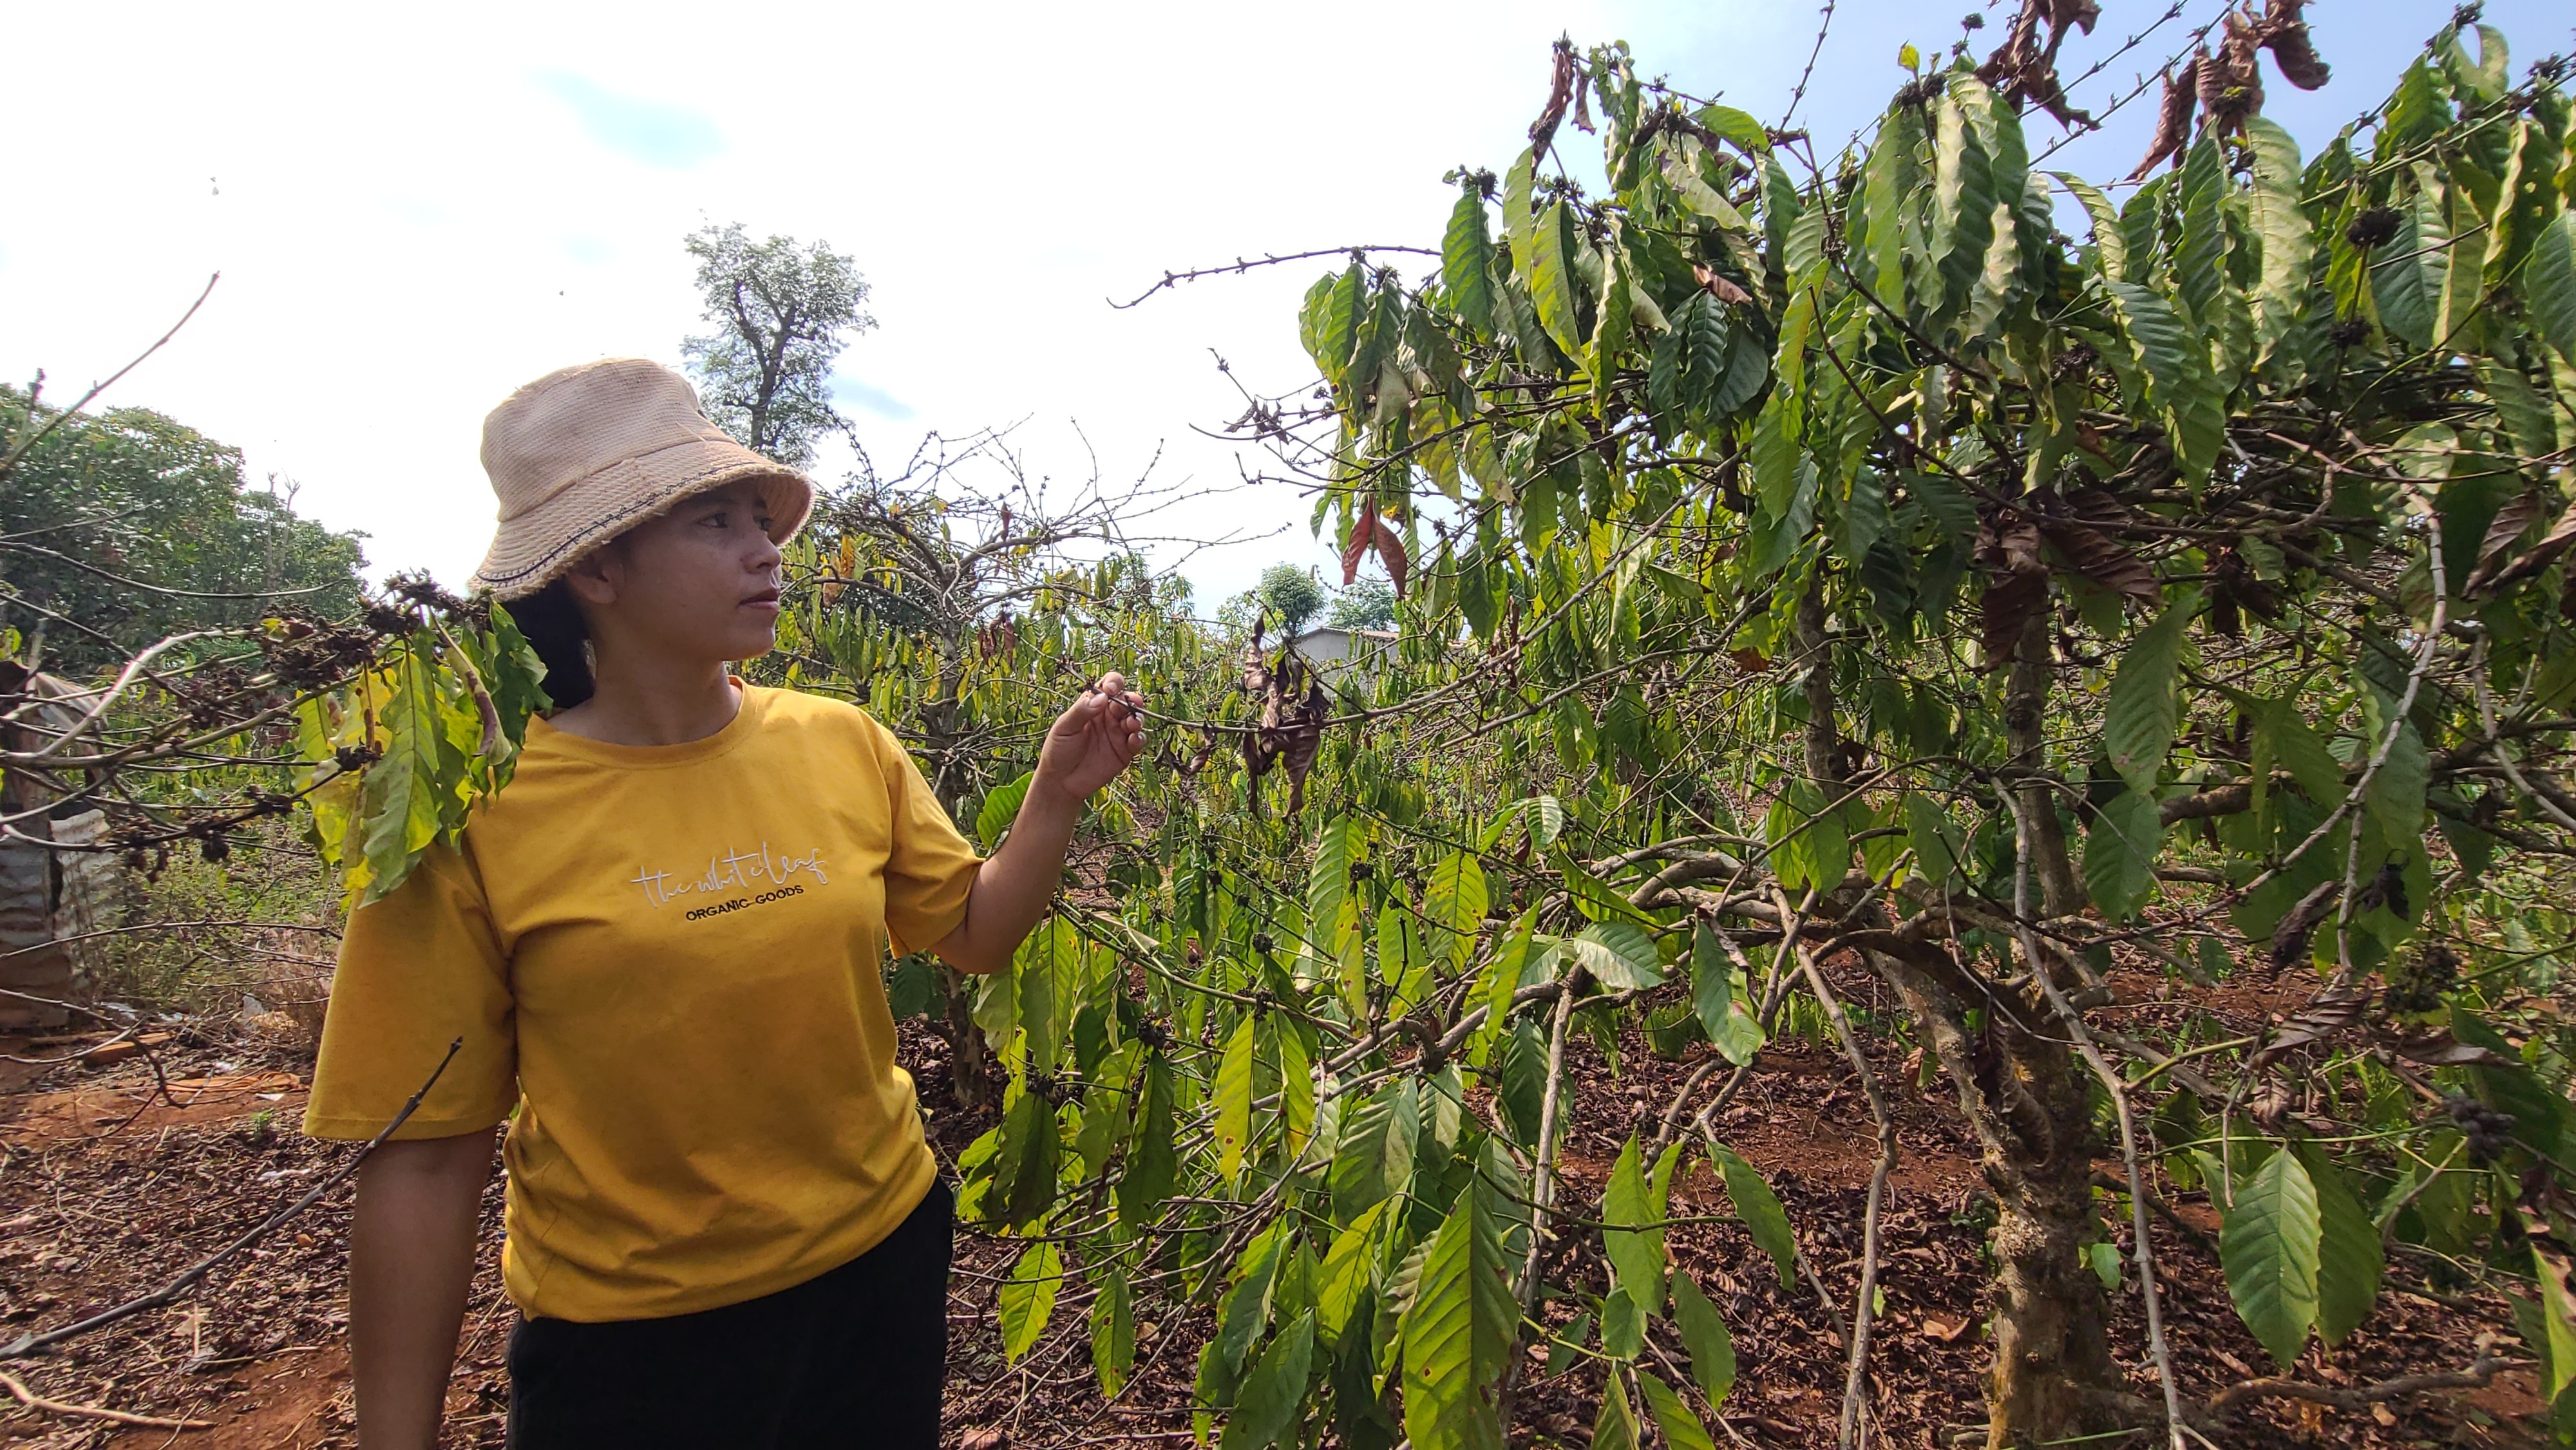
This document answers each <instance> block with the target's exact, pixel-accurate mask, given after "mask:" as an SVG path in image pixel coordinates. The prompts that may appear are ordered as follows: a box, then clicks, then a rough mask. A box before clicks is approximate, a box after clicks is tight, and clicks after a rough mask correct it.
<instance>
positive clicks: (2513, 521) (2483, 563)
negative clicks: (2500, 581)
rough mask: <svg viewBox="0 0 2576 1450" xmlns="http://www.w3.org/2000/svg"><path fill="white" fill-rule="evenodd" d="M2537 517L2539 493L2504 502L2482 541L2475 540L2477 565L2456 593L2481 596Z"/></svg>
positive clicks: (2529, 490)
mask: <svg viewBox="0 0 2576 1450" xmlns="http://www.w3.org/2000/svg"><path fill="white" fill-rule="evenodd" d="M2538 517H2540V490H2538V489H2536V488H2527V489H2524V490H2523V491H2522V492H2521V493H2519V494H2516V495H2515V496H2513V497H2512V498H2509V499H2507V500H2505V502H2504V506H2503V507H2502V508H2499V509H2497V510H2496V512H2495V519H2494V521H2493V522H2491V523H2489V524H2488V525H2487V531H2486V535H2485V537H2483V538H2481V539H2479V540H2478V562H2477V564H2476V565H2475V566H2474V567H2472V568H2471V569H2470V570H2469V577H2468V578H2466V579H2464V580H2462V581H2461V582H2460V592H2461V593H2462V594H2467V595H2472V596H2474V595H2478V594H2483V593H2485V592H2486V591H2487V589H2488V588H2489V587H2490V586H2491V585H2493V584H2494V583H2495V578H2496V576H2497V575H2498V574H2501V573H2503V572H2504V569H2505V566H2506V563H2507V562H2508V559H2509V556H2510V555H2511V553H2512V550H2513V546H2514V545H2515V544H2517V543H2519V542H2521V540H2522V536H2523V533H2524V532H2525V531H2526V530H2528V529H2529V528H2530V527H2531V521H2532V520H2533V519H2536V518H2538Z"/></svg>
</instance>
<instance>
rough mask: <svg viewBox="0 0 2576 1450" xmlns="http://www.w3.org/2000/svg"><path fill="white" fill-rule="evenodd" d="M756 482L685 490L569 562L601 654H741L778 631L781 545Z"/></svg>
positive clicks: (756, 650) (693, 657)
mask: <svg viewBox="0 0 2576 1450" xmlns="http://www.w3.org/2000/svg"><path fill="white" fill-rule="evenodd" d="M769 525H770V516H769V507H768V505H767V503H766V502H764V500H763V498H762V485H761V482H760V480H757V479H747V480H744V481H742V482H739V483H730V484H726V485H725V486H723V487H721V488H714V489H709V490H708V491H706V492H705V493H700V494H692V495H691V496H689V497H688V498H687V499H684V500H682V501H681V502H680V503H679V504H678V505H677V506H676V507H674V508H672V509H671V510H669V511H668V512H666V513H663V514H661V515H660V516H658V517H656V518H652V519H649V520H647V521H645V522H644V523H641V524H638V525H636V526H635V527H634V528H632V529H629V530H627V531H626V532H625V533H623V534H621V535H619V536H618V537H617V538H616V539H614V540H611V541H610V542H609V543H607V544H606V545H603V546H602V547H600V548H599V549H596V550H594V551H593V552H592V553H591V554H590V555H589V556H588V557H587V558H585V559H583V560H582V561H581V562H580V563H578V564H576V565H574V566H573V568H572V572H571V575H570V578H571V584H572V590H573V593H574V594H575V595H576V596H577V597H578V598H579V599H580V600H581V601H582V604H583V606H584V610H583V612H584V613H585V614H587V615H588V616H589V619H590V629H591V637H592V639H593V641H594V642H595V645H596V646H597V647H599V648H600V651H601V653H602V654H603V655H615V654H620V653H624V652H626V651H630V650H631V651H635V652H637V653H650V654H658V655H664V656H671V657H676V658H679V659H684V660H688V661H691V662H697V661H722V660H745V659H750V658H751V657H752V656H754V655H758V654H763V653H766V652H767V651H768V649H769V647H770V646H771V645H773V644H775V643H776V642H777V639H778V585H779V572H778V564H779V553H778V546H777V545H776V544H774V543H772V542H770V538H769Z"/></svg>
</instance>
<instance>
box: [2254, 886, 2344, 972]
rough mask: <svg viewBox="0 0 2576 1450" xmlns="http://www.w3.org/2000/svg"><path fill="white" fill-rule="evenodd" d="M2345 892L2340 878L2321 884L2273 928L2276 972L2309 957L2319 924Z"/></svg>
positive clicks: (2273, 963) (2303, 897) (2273, 959)
mask: <svg viewBox="0 0 2576 1450" xmlns="http://www.w3.org/2000/svg"><path fill="white" fill-rule="evenodd" d="M2342 890H2343V882H2342V881H2341V880H2340V879H2338V878H2330V879H2328V880H2325V881H2321V882H2318V883H2317V887H2316V889H2315V890H2313V891H2311V892H2309V893H2308V894H2307V895H2305V896H2302V897H2300V898H2299V901H2298V904H2297V905H2296V906H2293V907H2291V908H2290V909H2289V910H2288V911H2285V912H2283V913H2282V914H2281V920H2280V922H2279V924H2277V925H2275V926H2274V927H2273V928H2272V970H2273V971H2276V972H2278V971H2281V970H2283V969H2285V968H2287V967H2289V966H2291V965H2292V964H2294V963H2296V962H2299V961H2301V960H2303V959H2304V958H2305V957H2306V956H2307V954H2308V939H2309V938H2310V937H2312V936H2314V935H2315V934H2316V930H2317V923H2318V922H2320V921H2323V920H2325V915H2326V913H2327V912H2328V911H2331V910H2333V909H2334V903H2335V897H2336V896H2337V894H2339V893H2340V892H2341V891H2342Z"/></svg>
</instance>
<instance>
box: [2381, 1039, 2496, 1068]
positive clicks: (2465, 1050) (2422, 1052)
mask: <svg viewBox="0 0 2576 1450" xmlns="http://www.w3.org/2000/svg"><path fill="white" fill-rule="evenodd" d="M2388 1045H2389V1046H2391V1047H2393V1048H2395V1049H2396V1050H2397V1055H2398V1056H2400V1057H2403V1058H2405V1059H2406V1060H2407V1061H2409V1062H2420V1063H2423V1064H2425V1065H2426V1066H2428V1067H2506V1066H2514V1067H2519V1066H2521V1064H2520V1063H2518V1062H2510V1061H2509V1060H2508V1059H2506V1058H2504V1057H2501V1056H2499V1055H2498V1054H2497V1053H2496V1052H2495V1051H2494V1050H2493V1049H2490V1048H2485V1047H2479V1046H2476V1045H2475V1044H2473V1043H2467V1042H2460V1041H2456V1040H2454V1039H2453V1038H2452V1037H2451V1036H2450V1035H2449V1034H2448V1033H2438V1032H2437V1033H2434V1034H2432V1035H2430V1036H2426V1037H2397V1038H2391V1039H2389V1041H2388Z"/></svg>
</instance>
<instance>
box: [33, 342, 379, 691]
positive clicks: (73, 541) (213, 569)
mask: <svg viewBox="0 0 2576 1450" xmlns="http://www.w3.org/2000/svg"><path fill="white" fill-rule="evenodd" d="M55 415H56V410H55V409H54V408H52V407H51V406H48V405H46V404H44V403H43V402H42V401H41V400H38V401H35V402H33V403H32V404H31V401H30V399H29V398H28V395H27V394H26V393H25V392H24V391H22V390H19V389H16V388H10V387H6V386H0V439H5V438H14V437H22V436H26V432H27V430H29V429H33V428H42V427H43V426H44V425H45V424H46V422H47V421H49V420H51V419H53V418H54V417H55ZM293 498H294V495H293V492H292V491H291V490H289V491H288V492H286V493H284V494H280V493H278V492H277V491H275V490H274V489H273V488H271V489H254V488H251V487H249V486H248V485H247V484H246V483H245V482H244V481H243V478H242V455H241V450H240V449H238V448H234V447H231V446H229V445H227V444H223V443H218V442H216V441H215V440H214V439H211V438H208V437H207V436H206V435H204V434H203V433H200V432H198V431H197V430H196V429H194V428H190V427H188V426H187V425H185V424H183V423H179V422H176V421H174V420H173V419H170V418H168V417H165V416H163V415H162V414H159V413H156V412H153V411H151V410H150V409H148V408H118V409H115V410H113V411H110V412H107V413H104V414H100V415H97V416H94V417H93V416H89V415H79V416H75V417H72V418H68V419H64V420H62V421H61V422H60V423H59V424H57V425H56V426H55V427H54V429H53V431H52V432H51V433H48V434H46V435H45V436H44V437H43V439H42V440H41V441H39V442H37V443H36V444H35V445H34V446H33V447H31V448H30V449H28V451H27V453H26V455H25V456H24V457H21V458H20V459H19V460H18V462H17V464H16V466H15V467H14V468H13V469H11V471H10V473H9V478H8V486H7V487H6V488H0V620H5V622H6V623H7V624H8V626H9V627H10V628H13V629H15V630H17V631H18V633H19V635H20V638H21V640H22V645H21V656H20V657H21V658H22V659H24V658H25V657H26V655H27V654H30V653H38V652H40V653H41V659H40V661H39V662H40V663H41V664H42V665H43V666H44V667H45V668H47V669H51V670H55V671H57V672H75V673H76V672H80V671H84V670H88V669H92V668H96V667H99V666H103V665H109V664H114V663H117V662H119V661H122V660H123V659H125V658H126V657H127V656H128V655H129V654H131V653H132V652H134V651H135V650H138V649H141V648H143V647H145V646H147V645H150V644H151V643H153V642H154V641H156V640H159V639H161V638H163V637H164V636H167V635H172V634H178V633H183V632H185V631H189V630H196V629H205V628H209V627H213V626H219V625H240V624H254V623H257V622H258V621H259V620H260V619H261V618H262V617H264V616H266V615H269V614H273V613H276V612H278V610H279V609H280V608H282V607H289V606H291V607H295V608H297V609H300V610H304V611H309V612H311V613H313V614H317V615H322V616H325V617H329V618H345V617H347V616H348V615H350V614H353V613H354V612H356V610H357V609H358V608H359V605H360V603H361V599H360V594H359V583H360V576H359V572H358V571H359V570H360V569H362V568H364V567H365V565H366V562H367V558H366V554H365V552H364V550H363V548H362V547H361V546H360V543H359V540H360V539H361V538H362V537H364V536H363V535H360V534H354V533H337V532H334V531H332V530H330V529H327V528H324V527H323V526H322V525H320V524H317V523H315V522H313V521H312V520H310V519H306V518H299V517H297V515H296V512H295V508H294V504H293ZM272 591H277V592H278V593H276V594H272V593H271V592H272ZM283 591H304V592H301V593H283Z"/></svg>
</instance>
